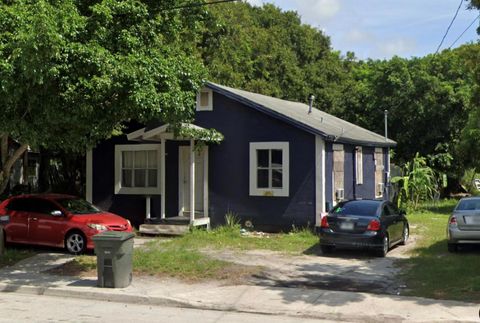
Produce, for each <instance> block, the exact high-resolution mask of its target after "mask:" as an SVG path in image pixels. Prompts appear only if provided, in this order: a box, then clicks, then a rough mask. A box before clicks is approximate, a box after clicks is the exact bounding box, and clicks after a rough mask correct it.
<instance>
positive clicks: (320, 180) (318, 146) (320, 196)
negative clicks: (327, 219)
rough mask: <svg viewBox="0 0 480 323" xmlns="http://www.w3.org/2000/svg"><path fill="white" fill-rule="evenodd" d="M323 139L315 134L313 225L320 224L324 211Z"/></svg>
mask: <svg viewBox="0 0 480 323" xmlns="http://www.w3.org/2000/svg"><path fill="white" fill-rule="evenodd" d="M325 202H326V199H325V141H323V139H322V138H321V137H320V136H318V135H317V136H315V222H316V223H315V225H316V226H320V222H321V214H322V213H323V212H325V211H326V210H325Z"/></svg>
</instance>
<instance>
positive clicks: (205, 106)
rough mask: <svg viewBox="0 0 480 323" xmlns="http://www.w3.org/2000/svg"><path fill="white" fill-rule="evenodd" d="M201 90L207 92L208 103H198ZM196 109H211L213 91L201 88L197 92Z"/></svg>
mask: <svg viewBox="0 0 480 323" xmlns="http://www.w3.org/2000/svg"><path fill="white" fill-rule="evenodd" d="M202 92H207V93H208V104H207V105H200V95H201V93H202ZM197 111H213V92H212V90H211V89H207V88H203V89H201V90H200V91H198V93H197Z"/></svg>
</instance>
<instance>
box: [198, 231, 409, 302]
mask: <svg viewBox="0 0 480 323" xmlns="http://www.w3.org/2000/svg"><path fill="white" fill-rule="evenodd" d="M416 240H417V239H416V237H411V239H410V240H409V243H408V244H407V245H406V246H398V247H394V248H393V249H392V250H390V252H389V253H388V254H387V257H385V258H379V257H376V256H374V255H373V254H372V253H371V252H368V251H364V250H335V252H334V253H333V254H330V255H328V256H326V255H323V254H322V253H321V251H320V248H318V246H317V245H315V246H312V247H310V248H309V249H308V250H306V251H305V252H304V255H288V254H284V253H280V252H274V251H267V250H251V251H234V250H225V249H223V250H211V249H208V250H203V252H204V253H206V254H208V255H209V256H210V257H213V258H216V259H219V260H223V261H228V262H233V263H236V264H238V265H249V266H258V267H262V268H264V269H263V271H261V272H260V273H258V274H255V275H252V276H250V277H249V278H248V277H246V278H247V279H248V283H249V284H255V285H264V286H277V287H295V288H316V289H326V290H337V291H353V292H368V293H376V294H390V295H400V294H401V293H403V291H404V290H405V284H404V282H403V281H402V280H401V272H402V267H400V266H399V265H398V263H399V261H400V260H402V259H405V258H408V257H409V256H410V251H411V250H412V249H413V248H414V245H415V241H416Z"/></svg>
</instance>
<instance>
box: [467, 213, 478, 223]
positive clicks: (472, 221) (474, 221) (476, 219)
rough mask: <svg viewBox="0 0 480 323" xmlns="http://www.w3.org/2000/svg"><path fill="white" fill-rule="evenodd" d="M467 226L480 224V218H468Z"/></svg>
mask: <svg viewBox="0 0 480 323" xmlns="http://www.w3.org/2000/svg"><path fill="white" fill-rule="evenodd" d="M465 224H480V216H472V215H470V216H466V217H465Z"/></svg>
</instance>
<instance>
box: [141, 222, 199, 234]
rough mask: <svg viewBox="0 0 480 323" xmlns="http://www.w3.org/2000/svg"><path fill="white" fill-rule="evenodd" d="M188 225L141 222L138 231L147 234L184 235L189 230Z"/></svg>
mask: <svg viewBox="0 0 480 323" xmlns="http://www.w3.org/2000/svg"><path fill="white" fill-rule="evenodd" d="M189 227H190V225H178V224H141V225H140V230H139V231H140V233H141V234H149V235H160V234H164V235H177V236H178V235H184V234H185V233H187V232H188V231H189Z"/></svg>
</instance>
